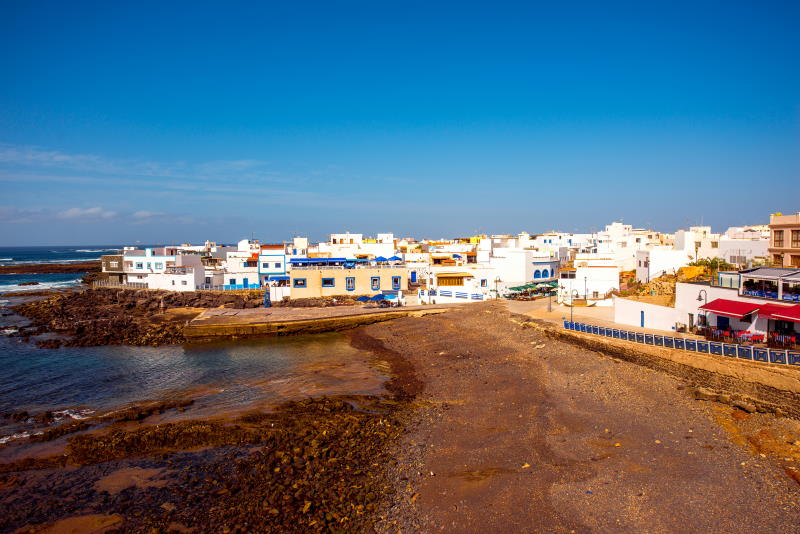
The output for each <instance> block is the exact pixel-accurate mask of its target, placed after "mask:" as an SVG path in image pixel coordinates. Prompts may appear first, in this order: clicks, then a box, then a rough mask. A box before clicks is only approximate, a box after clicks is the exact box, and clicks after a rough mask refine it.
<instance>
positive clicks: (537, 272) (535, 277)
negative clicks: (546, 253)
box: [533, 269, 542, 279]
mask: <svg viewBox="0 0 800 534" xmlns="http://www.w3.org/2000/svg"><path fill="white" fill-rule="evenodd" d="M541 277H542V271H540V270H539V269H536V270H535V271H534V272H533V278H534V279H537V278H541Z"/></svg>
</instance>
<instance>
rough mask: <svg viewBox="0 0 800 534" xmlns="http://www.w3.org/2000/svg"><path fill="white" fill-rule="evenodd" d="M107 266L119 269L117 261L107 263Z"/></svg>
mask: <svg viewBox="0 0 800 534" xmlns="http://www.w3.org/2000/svg"><path fill="white" fill-rule="evenodd" d="M108 266H109V267H112V268H116V267H119V262H118V261H110V262H108Z"/></svg>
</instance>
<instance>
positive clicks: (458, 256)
mask: <svg viewBox="0 0 800 534" xmlns="http://www.w3.org/2000/svg"><path fill="white" fill-rule="evenodd" d="M453 257H454V258H458V259H459V260H460V259H461V254H453Z"/></svg>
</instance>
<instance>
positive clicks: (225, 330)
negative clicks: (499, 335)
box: [184, 306, 452, 342]
mask: <svg viewBox="0 0 800 534" xmlns="http://www.w3.org/2000/svg"><path fill="white" fill-rule="evenodd" d="M451 307H452V306H407V307H401V308H377V307H376V308H372V307H362V306H337V307H330V308H254V309H243V310H239V309H226V308H214V309H210V310H206V311H204V312H203V313H201V314H200V315H198V316H197V317H196V318H194V319H193V320H191V321H190V322H189V324H188V325H187V326H186V328H185V329H184V335H185V336H186V340H187V341H188V342H196V341H207V340H211V339H219V338H242V337H257V336H271V335H288V334H314V333H319V332H331V331H336V330H346V329H348V328H355V327H357V326H361V325H365V324H372V323H378V322H382V321H389V320H391V319H398V318H400V317H409V316H410V317H421V316H424V315H429V314H436V313H442V312H445V311H447V309H448V308H451Z"/></svg>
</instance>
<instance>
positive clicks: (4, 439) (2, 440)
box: [0, 432, 31, 445]
mask: <svg viewBox="0 0 800 534" xmlns="http://www.w3.org/2000/svg"><path fill="white" fill-rule="evenodd" d="M30 436H31V434H30V432H20V433H19V434H11V435H10V436H3V437H2V438H0V445H5V444H6V443H8V442H9V441H14V440H15V439H23V438H29V437H30Z"/></svg>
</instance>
